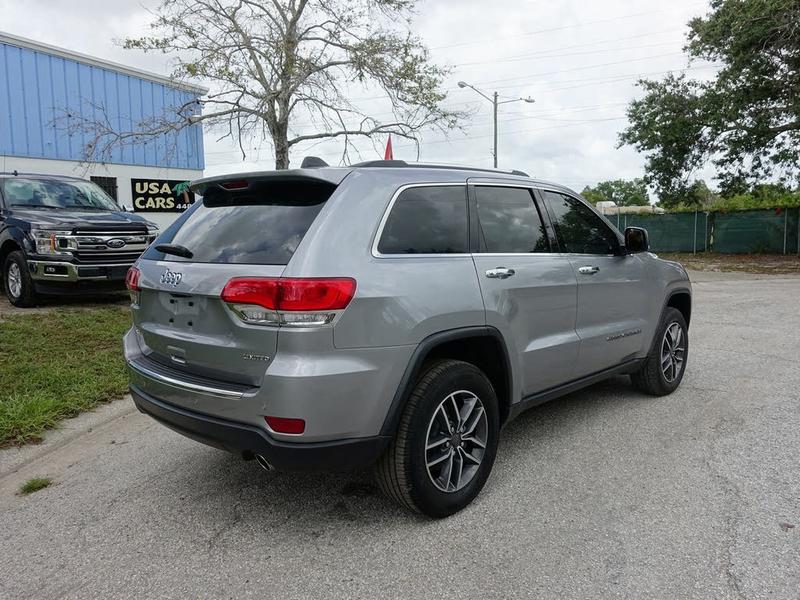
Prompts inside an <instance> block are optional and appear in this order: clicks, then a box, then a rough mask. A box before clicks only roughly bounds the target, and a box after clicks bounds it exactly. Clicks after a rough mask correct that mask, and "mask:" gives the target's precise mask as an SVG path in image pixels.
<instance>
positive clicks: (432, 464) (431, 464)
mask: <svg viewBox="0 0 800 600" xmlns="http://www.w3.org/2000/svg"><path fill="white" fill-rule="evenodd" d="M452 455H453V451H452V450H450V451H449V452H445V453H444V454H442V455H441V456H439V457H438V458H434V459H433V460H432V461H430V462H429V463H428V468H429V469H430V468H431V467H435V466H436V465H438V464H439V463H440V462H443V461H445V460H447V459H448V458H450V457H451V456H452Z"/></svg>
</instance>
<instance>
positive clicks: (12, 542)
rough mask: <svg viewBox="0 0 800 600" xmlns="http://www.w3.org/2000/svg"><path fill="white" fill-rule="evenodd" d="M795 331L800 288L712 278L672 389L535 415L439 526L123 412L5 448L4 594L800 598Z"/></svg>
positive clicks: (352, 485)
mask: <svg viewBox="0 0 800 600" xmlns="http://www.w3.org/2000/svg"><path fill="white" fill-rule="evenodd" d="M799 332H800V278H780V277H777V278H776V277H760V278H749V277H742V276H741V275H738V274H737V275H736V276H735V277H726V276H724V275H723V276H720V277H716V276H715V277H699V278H698V281H697V282H696V284H695V309H694V315H693V318H692V323H691V327H690V339H691V346H690V354H689V363H688V371H687V373H686V377H685V379H684V381H683V385H682V386H681V388H680V389H679V390H678V391H677V392H676V393H674V394H673V395H672V396H669V397H665V398H650V397H646V396H643V395H641V394H639V393H637V392H636V391H634V390H633V389H632V388H631V386H630V383H629V381H628V380H627V378H624V377H620V378H616V379H613V380H610V381H608V382H604V383H602V384H599V385H596V386H594V387H591V388H588V389H586V390H583V391H581V392H578V393H574V394H572V395H570V396H568V397H566V398H563V399H560V400H556V401H554V402H551V403H549V404H547V405H544V406H541V407H537V408H535V409H533V410H531V411H529V412H527V413H525V414H524V415H522V416H521V417H520V418H519V419H517V420H516V421H514V422H513V423H511V424H510V425H509V426H508V427H507V428H506V429H505V430H504V432H503V435H502V439H501V444H500V449H499V454H498V460H497V462H496V465H495V469H494V472H493V474H492V476H491V477H490V479H489V482H488V483H487V485H486V487H485V488H484V490H483V492H482V494H481V495H480V496H479V497H478V499H477V501H476V502H474V503H473V504H472V505H471V506H470V507H468V508H467V509H466V510H464V511H463V512H461V513H459V514H457V515H455V516H453V517H451V518H449V519H445V520H440V521H434V520H430V519H427V518H424V517H421V516H418V515H413V514H411V513H408V512H406V511H404V510H402V509H400V508H397V507H395V506H394V505H393V504H391V503H390V502H389V501H388V500H386V499H384V498H383V497H382V496H381V495H380V494H379V493H378V492H377V490H376V489H375V487H374V486H373V485H372V483H371V478H370V475H369V473H347V474H324V475H315V474H303V475H297V474H287V473H267V472H264V471H262V470H261V469H260V468H259V467H258V466H257V465H256V464H255V463H254V462H249V463H245V462H243V461H241V460H240V459H238V458H237V457H235V456H231V455H227V454H225V453H223V452H219V451H216V450H214V449H211V448H207V447H204V446H202V445H200V444H197V443H195V442H192V441H190V440H188V439H185V438H183V437H181V436H179V435H177V434H175V433H173V432H171V431H170V430H168V429H166V428H164V427H162V426H160V425H158V424H157V423H155V422H154V421H152V420H150V419H148V418H146V417H144V416H142V415H140V414H138V413H135V412H133V411H131V410H130V406H129V405H127V404H125V403H126V402H128V401H121V402H122V404H116V405H112V407H108V408H106V409H104V410H105V411H106V413H108V414H109V415H110V416H109V418H107V419H102V418H100V417H98V416H97V415H89V416H85V417H81V419H84V420H85V419H88V420H89V421H81V420H80V419H79V420H77V421H78V425H79V427H78V429H77V430H76V431H77V433H76V432H75V431H73V433H71V434H70V433H65V432H64V431H62V432H57V433H56V434H55V435H54V436H49V437H48V441H46V442H45V445H44V446H42V447H39V448H26V449H25V450H23V451H22V452H18V451H16V450H4V451H2V452H0V455H2V456H0V598H14V599H17V598H180V599H187V598H248V597H252V598H280V599H294V598H324V599H331V598H369V599H375V598H381V599H389V598H409V599H411V598H413V599H426V598H481V599H483V598H497V599H501V598H587V599H588V598H591V599H596V598H664V599H676V598H698V599H699V598H702V599H708V598H732V599H739V598H748V599H757V598H770V599H795V600H796V599H798V598H800V458H799V457H800V406H799V404H800V369H798V366H799V363H800V361H799V360H798V357H800V336H798V333H799ZM106 413H103V412H101V413H100V415H101V416H102V415H103V414H106ZM98 420H99V423H98ZM85 422H89V423H90V426H88V427H85V429H84V430H83V432H81V431H80V425H81V423H84V424H85ZM38 475H48V476H51V477H53V478H54V480H55V484H54V485H53V486H52V487H49V488H47V489H44V490H41V491H38V492H35V493H34V494H31V495H29V496H20V495H17V493H16V492H17V490H18V488H19V486H20V484H21V483H23V482H24V481H26V480H27V479H28V478H30V477H33V476H38Z"/></svg>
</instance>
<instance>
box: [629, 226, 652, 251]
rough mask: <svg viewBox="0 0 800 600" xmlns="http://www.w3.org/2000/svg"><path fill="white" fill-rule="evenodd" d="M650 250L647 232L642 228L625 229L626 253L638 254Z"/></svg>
mask: <svg viewBox="0 0 800 600" xmlns="http://www.w3.org/2000/svg"><path fill="white" fill-rule="evenodd" d="M648 250H650V238H649V237H648V236H647V230H646V229H642V228H641V227H627V228H625V251H626V252H627V253H628V254H637V253H639V252H647V251H648Z"/></svg>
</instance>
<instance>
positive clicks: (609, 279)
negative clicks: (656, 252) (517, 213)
mask: <svg viewBox="0 0 800 600" xmlns="http://www.w3.org/2000/svg"><path fill="white" fill-rule="evenodd" d="M541 193H542V195H543V197H544V201H545V205H546V206H547V209H548V211H549V212H550V217H551V221H552V224H553V228H554V229H555V232H556V237H557V239H558V243H559V247H560V249H561V251H562V252H563V253H564V256H566V257H568V260H569V262H570V264H571V265H572V268H573V270H574V272H575V277H576V278H577V280H578V316H577V322H576V330H577V333H578V336H579V337H580V339H581V345H580V353H579V355H578V361H577V367H576V371H575V376H576V377H582V376H584V375H590V374H592V373H597V372H599V371H602V370H604V369H608V368H610V367H614V366H616V365H618V364H620V363H624V362H626V361H627V360H630V359H632V358H633V357H634V356H635V355H636V354H638V353H640V352H641V350H642V345H643V343H644V342H645V335H644V334H643V333H644V331H645V330H646V329H647V327H646V324H647V322H646V318H645V317H646V314H647V306H648V298H647V293H646V285H644V283H645V282H644V281H643V279H644V277H645V273H644V266H643V262H642V259H641V257H639V256H637V255H635V254H633V255H625V254H621V253H620V248H621V243H620V239H619V236H618V235H617V233H616V232H615V231H614V230H613V229H612V228H611V227H610V226H609V225H608V224H607V223H606V222H605V221H604V220H603V219H602V218H601V217H600V216H599V215H597V214H596V213H595V212H594V211H593V210H592V209H591V208H589V207H588V206H587V205H586V204H584V203H583V202H582V201H581V200H579V199H578V198H575V197H573V196H570V195H567V194H564V193H562V192H557V191H548V190H542V191H541Z"/></svg>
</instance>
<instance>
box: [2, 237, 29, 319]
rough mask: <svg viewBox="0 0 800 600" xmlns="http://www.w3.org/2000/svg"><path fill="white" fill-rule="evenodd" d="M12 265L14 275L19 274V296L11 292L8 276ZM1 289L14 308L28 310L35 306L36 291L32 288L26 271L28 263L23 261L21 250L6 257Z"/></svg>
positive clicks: (23, 256)
mask: <svg viewBox="0 0 800 600" xmlns="http://www.w3.org/2000/svg"><path fill="white" fill-rule="evenodd" d="M12 265H14V266H15V267H16V270H15V271H14V272H15V274H16V273H18V274H19V281H20V284H21V289H20V292H19V294H14V293H13V292H12V290H11V288H12V286H11V284H10V281H9V276H10V273H11V271H12ZM3 287H4V288H5V291H6V297H7V298H8V301H9V302H11V304H13V305H14V306H19V307H21V308H29V307H31V306H35V305H36V300H37V297H36V290H35V289H34V287H33V280H32V279H31V274H30V272H29V271H28V263H27V262H26V261H25V255H24V254H23V253H22V250H14V251H13V252H11V253H10V254H9V255H8V256H7V257H6V261H5V264H4V265H3Z"/></svg>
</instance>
